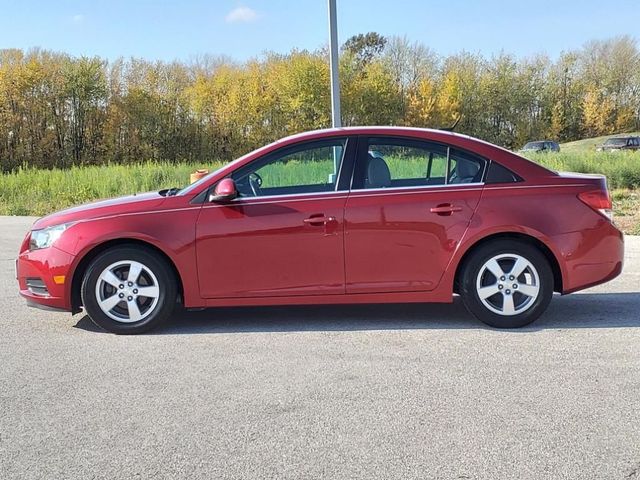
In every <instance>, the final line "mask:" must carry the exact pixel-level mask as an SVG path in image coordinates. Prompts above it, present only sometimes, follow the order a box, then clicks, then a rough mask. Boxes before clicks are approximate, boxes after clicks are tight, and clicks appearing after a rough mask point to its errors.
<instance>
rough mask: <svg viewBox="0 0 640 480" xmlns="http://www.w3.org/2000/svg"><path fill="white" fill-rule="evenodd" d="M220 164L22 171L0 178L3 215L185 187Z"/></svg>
mask: <svg viewBox="0 0 640 480" xmlns="http://www.w3.org/2000/svg"><path fill="white" fill-rule="evenodd" d="M220 165H221V164H213V165H200V164H197V165H194V164H186V163H179V164H171V163H168V162H147V163H141V164H138V165H103V166H88V167H72V168H70V169H68V170H60V169H53V170H41V169H36V168H23V169H20V170H17V171H16V172H14V173H9V174H3V175H0V215H45V214H47V213H50V212H53V211H56V210H60V209H62V208H65V207H69V206H72V205H78V204H80V203H85V202H89V201H92V200H97V199H103V198H111V197H116V196H121V195H128V194H132V193H139V192H147V191H151V190H159V189H160V188H167V187H177V186H184V185H187V184H188V183H189V174H190V173H191V172H193V171H195V170H196V169H197V168H202V167H206V168H209V169H210V170H213V169H216V168H218V167H219V166H220Z"/></svg>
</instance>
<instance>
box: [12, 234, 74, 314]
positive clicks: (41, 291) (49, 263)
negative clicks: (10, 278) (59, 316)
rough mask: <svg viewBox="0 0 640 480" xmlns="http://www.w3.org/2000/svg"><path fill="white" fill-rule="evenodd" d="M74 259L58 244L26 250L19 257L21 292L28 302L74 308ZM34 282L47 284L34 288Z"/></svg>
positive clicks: (17, 269) (49, 307)
mask: <svg viewBox="0 0 640 480" xmlns="http://www.w3.org/2000/svg"><path fill="white" fill-rule="evenodd" d="M73 260H74V256H73V255H70V254H68V253H66V252H63V251H62V250H59V249H57V248H56V247H49V248H43V249H41V250H34V251H24V252H22V253H21V254H20V255H19V256H18V259H17V260H16V277H17V279H18V285H19V287H20V295H22V296H23V297H24V298H26V299H27V304H28V305H30V306H39V307H44V308H47V309H53V310H63V311H71V298H70V297H71V295H70V292H71V288H70V282H71V280H72V279H71V276H70V275H69V274H70V272H71V265H72V263H73ZM36 280H39V281H38V282H36ZM34 283H37V284H38V285H42V284H44V287H43V288H33V284H34Z"/></svg>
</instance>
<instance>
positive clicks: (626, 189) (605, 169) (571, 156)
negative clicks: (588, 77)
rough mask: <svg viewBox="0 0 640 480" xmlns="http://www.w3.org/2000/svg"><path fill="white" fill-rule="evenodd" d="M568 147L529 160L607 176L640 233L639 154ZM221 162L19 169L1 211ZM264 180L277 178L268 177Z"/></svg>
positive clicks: (161, 182) (35, 207)
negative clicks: (574, 149)
mask: <svg viewBox="0 0 640 480" xmlns="http://www.w3.org/2000/svg"><path fill="white" fill-rule="evenodd" d="M573 143H576V142H573ZM567 150H568V149H565V148H563V151H561V152H560V153H549V154H534V155H531V156H530V159H531V160H533V161H535V162H538V163H540V164H542V165H545V166H547V167H548V168H551V169H553V170H558V171H571V172H580V173H601V174H604V175H606V176H607V178H608V184H609V188H610V189H611V190H612V197H613V200H614V210H615V214H616V222H617V223H618V224H619V225H620V226H621V227H622V228H623V230H624V231H625V232H626V233H630V234H637V235H640V152H617V153H602V152H595V151H592V150H591V151H590V150H589V149H588V148H586V149H584V150H583V152H573V153H572V152H570V151H567ZM387 160H388V161H389V162H390V168H391V170H392V171H394V175H399V174H401V172H402V171H403V170H404V169H405V168H406V167H409V166H410V165H409V162H404V163H403V164H402V165H395V163H394V161H393V160H392V159H387ZM219 166H221V164H220V163H218V164H210V165H202V164H187V163H180V164H170V163H167V162H158V163H154V162H147V163H142V164H138V165H105V166H89V167H74V168H71V169H68V170H39V169H31V168H26V169H20V170H18V171H16V172H14V173H10V174H4V175H0V215H45V214H48V213H51V212H53V211H56V210H60V209H62V208H65V207H69V206H72V205H78V204H81V203H85V202H88V201H92V200H96V199H102V198H110V197H116V196H120V195H128V194H132V193H137V192H146V191H153V190H159V189H161V188H167V187H174V186H184V185H186V184H187V183H188V181H189V174H190V173H191V172H193V171H195V170H196V169H197V168H203V167H205V168H208V169H209V170H210V171H213V170H214V169H216V168H218V167H219ZM287 167H288V170H287V172H286V178H282V179H281V180H282V182H280V184H281V185H286V184H291V178H293V177H295V178H301V177H304V176H305V175H307V174H308V176H310V177H313V179H312V180H313V181H310V182H308V183H314V181H315V180H316V177H318V178H323V179H324V178H326V172H324V170H326V169H325V168H323V169H322V172H320V173H319V172H318V171H315V170H313V169H309V168H307V167H306V166H305V165H303V164H300V163H298V162H291V163H290V164H288V165H287ZM411 170H415V167H413V166H412V167H411ZM265 173H266V172H265ZM265 181H268V182H269V183H271V182H275V181H276V180H275V179H271V178H265Z"/></svg>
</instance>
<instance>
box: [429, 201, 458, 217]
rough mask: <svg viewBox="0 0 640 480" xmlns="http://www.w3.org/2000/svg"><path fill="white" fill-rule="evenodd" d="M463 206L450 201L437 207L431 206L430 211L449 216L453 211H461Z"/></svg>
mask: <svg viewBox="0 0 640 480" xmlns="http://www.w3.org/2000/svg"><path fill="white" fill-rule="evenodd" d="M461 211H462V207H458V206H455V205H451V204H450V203H441V204H440V205H437V206H435V207H431V209H430V212H431V213H435V214H437V215H441V216H449V215H451V214H452V213H453V212H461Z"/></svg>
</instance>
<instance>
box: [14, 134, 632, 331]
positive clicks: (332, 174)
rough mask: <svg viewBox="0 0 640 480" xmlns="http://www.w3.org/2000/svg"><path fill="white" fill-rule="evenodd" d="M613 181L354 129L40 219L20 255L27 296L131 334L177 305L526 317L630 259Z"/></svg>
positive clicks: (507, 155) (424, 137)
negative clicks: (402, 305)
mask: <svg viewBox="0 0 640 480" xmlns="http://www.w3.org/2000/svg"><path fill="white" fill-rule="evenodd" d="M623 248H624V247H623V235H622V233H621V232H620V231H619V230H618V229H617V228H616V227H615V226H614V225H613V223H612V221H611V201H610V198H609V194H608V192H607V187H606V180H605V178H604V177H602V176H596V175H578V174H564V173H556V172H552V171H550V170H547V169H545V168H543V167H541V166H540V165H537V164H535V163H532V162H530V161H528V160H526V159H524V158H522V157H520V156H518V155H516V154H514V153H511V152H509V151H507V150H504V149H502V148H499V147H496V146H494V145H491V144H489V143H486V142H483V141H480V140H477V139H474V138H470V137H467V136H463V135H457V134H453V133H448V132H443V131H437V130H424V129H410V128H391V127H370V128H364V127H363V128H343V129H331V130H322V131H315V132H310V133H305V134H301V135H295V136H292V137H288V138H285V139H283V140H280V141H278V142H275V143H273V144H271V145H268V146H266V147H263V148H260V149H258V150H256V151H254V152H252V153H249V154H248V155H246V156H244V157H242V158H240V159H238V160H236V161H235V162H232V163H230V164H228V165H226V166H225V167H223V168H221V169H220V170H218V171H216V172H214V173H212V174H210V175H208V176H207V177H205V178H203V179H202V180H200V181H198V182H196V183H194V184H192V185H190V186H189V187H187V188H184V189H182V190H178V189H171V190H163V191H160V192H155V193H146V194H142V195H133V196H129V197H124V198H119V199H115V200H107V201H102V202H97V203H92V204H89V205H84V206H80V207H76V208H71V209H69V210H64V211H61V212H58V213H54V214H52V215H49V216H47V217H45V218H42V219H40V220H38V221H37V222H36V223H35V224H34V225H33V229H32V230H31V232H29V233H28V234H27V236H26V238H25V239H24V242H23V244H22V246H21V248H20V255H19V258H18V260H17V275H18V281H19V284H20V293H21V294H22V295H23V296H24V297H25V298H26V299H27V302H28V303H29V304H30V305H36V306H42V307H48V308H53V309H59V310H66V311H70V312H72V313H77V312H79V311H81V309H84V310H85V311H86V312H87V314H88V315H89V316H90V317H91V319H92V320H93V321H94V322H95V323H96V324H98V325H100V326H101V327H103V328H105V329H107V330H109V331H111V332H116V333H138V332H143V331H146V330H149V329H151V328H153V327H155V326H157V325H158V324H159V323H161V322H162V321H163V320H165V319H167V318H168V317H169V316H170V315H171V312H172V310H173V308H174V305H175V303H176V301H180V302H182V303H183V305H184V306H185V307H186V308H202V307H215V306H232V305H277V304H345V303H387V302H394V303H398V302H451V301H452V299H453V295H454V293H457V294H459V295H460V296H461V297H462V300H463V301H464V304H465V305H466V307H467V308H468V309H469V311H470V312H471V313H473V314H474V315H475V316H476V317H478V318H479V319H480V320H482V321H483V322H485V323H487V324H489V325H491V326H494V327H507V328H512V327H520V326H523V325H527V324H528V323H530V322H532V321H533V320H535V319H536V318H537V317H539V316H540V314H542V312H544V310H545V309H546V308H547V306H548V304H549V301H550V300H551V297H552V295H553V292H559V293H562V294H566V293H570V292H575V291H576V290H580V289H584V288H587V287H590V286H592V285H596V284H599V283H603V282H606V281H608V280H610V279H612V278H614V277H615V276H617V275H618V274H619V273H620V271H621V269H622V261H623Z"/></svg>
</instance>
